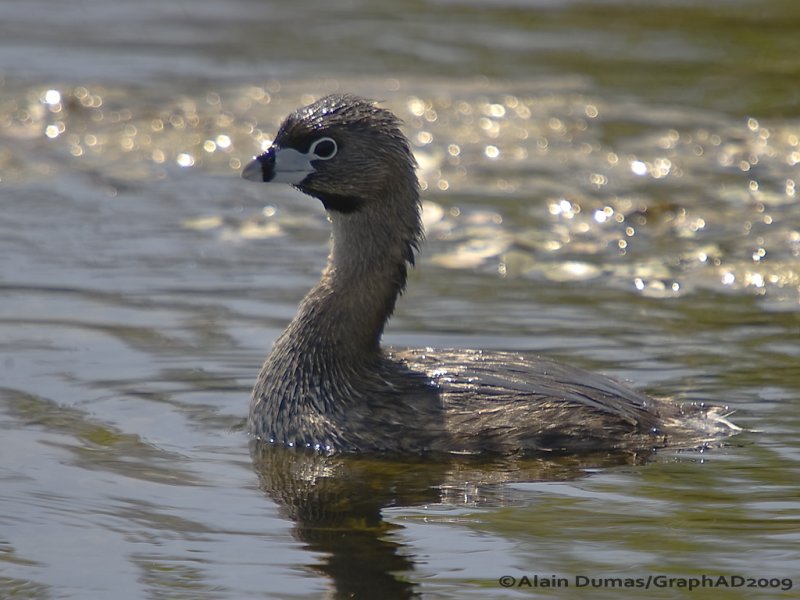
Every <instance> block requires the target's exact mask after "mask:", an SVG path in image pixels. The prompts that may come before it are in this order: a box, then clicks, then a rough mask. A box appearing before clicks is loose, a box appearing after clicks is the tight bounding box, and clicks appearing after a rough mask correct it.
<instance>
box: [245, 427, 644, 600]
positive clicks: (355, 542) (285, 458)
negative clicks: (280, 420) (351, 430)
mask: <svg viewBox="0 0 800 600" xmlns="http://www.w3.org/2000/svg"><path fill="white" fill-rule="evenodd" d="M251 456H252V459H253V466H254V469H255V471H256V473H257V475H258V478H259V484H260V487H261V489H262V490H263V491H264V492H265V493H266V495H267V496H268V497H269V498H270V499H272V500H273V501H274V502H276V503H277V504H278V505H279V506H280V508H281V511H282V513H283V514H284V515H285V516H286V517H287V518H289V519H291V520H292V521H294V523H295V528H294V535H295V537H296V538H297V539H298V540H299V541H301V542H303V543H304V544H306V546H307V548H308V550H311V551H313V552H318V553H321V554H322V555H323V556H324V558H323V559H322V562H321V563H317V564H314V565H310V568H311V569H313V570H315V571H317V572H318V573H320V574H322V575H324V576H326V577H327V578H329V579H330V580H331V582H332V584H333V589H334V592H333V593H332V595H331V597H333V598H379V597H380V598H414V597H418V594H419V590H418V589H417V588H416V585H415V584H414V583H412V582H411V581H410V574H411V573H412V572H413V570H414V568H415V561H414V557H413V555H412V553H411V551H410V550H409V549H407V548H405V547H404V546H403V544H402V543H400V542H398V541H397V540H398V538H397V536H392V535H391V532H392V531H394V530H396V529H399V528H401V527H402V526H400V525H395V524H391V523H388V522H387V521H385V520H384V519H383V517H382V514H381V511H382V509H384V508H386V507H390V506H418V505H424V504H429V503H445V504H448V503H453V504H455V503H458V504H463V503H464V500H465V496H466V497H467V498H468V499H469V500H471V501H472V502H474V503H482V504H491V505H506V504H510V503H512V502H515V501H519V498H514V497H513V494H504V486H503V484H506V483H512V482H532V481H567V480H573V479H577V478H580V477H584V476H586V474H587V469H590V468H597V467H609V466H618V465H626V464H637V463H642V462H644V461H645V460H647V459H648V458H649V456H652V455H648V456H644V457H642V456H636V455H630V454H617V455H607V454H606V455H600V456H598V455H584V456H580V457H575V456H549V457H544V458H543V457H497V458H490V459H487V458H477V457H453V456H438V457H432V456H414V457H402V458H396V459H395V458H389V457H383V456H378V457H375V456H363V455H355V456H321V455H319V454H316V453H313V452H310V451H304V450H294V449H289V448H284V447H277V446H273V445H269V444H263V443H260V442H253V443H252V444H251Z"/></svg>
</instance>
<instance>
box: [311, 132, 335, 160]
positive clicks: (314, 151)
mask: <svg viewBox="0 0 800 600" xmlns="http://www.w3.org/2000/svg"><path fill="white" fill-rule="evenodd" d="M326 142H327V143H330V144H332V145H333V148H332V149H331V150H330V151H328V153H327V154H318V153H317V147H318V146H319V145H320V144H324V143H326ZM338 151H339V146H338V145H337V144H336V140H334V139H333V138H329V137H324V138H319V139H318V140H317V141H316V142H314V143H313V144H311V147H310V148H309V149H308V153H309V154H313V155H314V156H315V157H316V158H317V159H318V160H330V159H332V158H333V157H334V156H336V153H337V152H338Z"/></svg>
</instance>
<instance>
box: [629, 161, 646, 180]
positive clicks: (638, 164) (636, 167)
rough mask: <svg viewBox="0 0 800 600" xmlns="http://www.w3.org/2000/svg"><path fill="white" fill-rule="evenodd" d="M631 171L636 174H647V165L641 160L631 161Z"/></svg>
mask: <svg viewBox="0 0 800 600" xmlns="http://www.w3.org/2000/svg"><path fill="white" fill-rule="evenodd" d="M631 171H632V172H633V174H634V175H639V176H642V175H647V165H646V164H645V163H643V162H642V161H640V160H634V161H632V162H631Z"/></svg>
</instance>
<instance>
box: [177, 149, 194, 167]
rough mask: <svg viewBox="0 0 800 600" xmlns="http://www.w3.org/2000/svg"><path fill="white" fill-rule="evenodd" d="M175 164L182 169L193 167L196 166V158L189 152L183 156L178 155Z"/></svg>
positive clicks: (183, 153) (182, 154)
mask: <svg viewBox="0 0 800 600" xmlns="http://www.w3.org/2000/svg"><path fill="white" fill-rule="evenodd" d="M175 162H177V163H178V164H179V165H180V166H182V167H191V166H192V165H194V156H192V155H191V154H188V153H187V152H182V153H181V154H178V156H177V158H176V159H175Z"/></svg>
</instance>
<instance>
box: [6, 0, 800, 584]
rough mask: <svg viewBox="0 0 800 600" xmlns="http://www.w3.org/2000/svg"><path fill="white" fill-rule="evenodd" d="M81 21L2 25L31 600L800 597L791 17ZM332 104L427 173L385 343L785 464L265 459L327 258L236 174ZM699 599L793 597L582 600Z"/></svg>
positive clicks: (11, 563)
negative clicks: (696, 418)
mask: <svg viewBox="0 0 800 600" xmlns="http://www.w3.org/2000/svg"><path fill="white" fill-rule="evenodd" d="M76 6H77V8H76V9H75V10H70V11H58V10H54V9H53V7H52V6H51V5H50V3H44V2H26V3H25V10H21V9H20V7H19V6H17V5H16V4H13V3H7V4H6V5H3V6H0V136H1V137H2V141H3V143H2V146H0V202H2V208H3V210H2V213H1V214H0V298H2V300H0V354H1V355H2V356H0V430H2V434H0V506H2V510H0V597H21V598H82V599H83V598H108V597H112V596H113V597H115V598H122V599H125V598H132V599H133V598H231V599H233V598H313V597H320V596H325V595H328V596H330V597H349V595H350V594H355V595H356V597H366V598H369V597H378V595H381V596H385V597H408V596H410V595H413V594H420V595H422V596H424V597H426V598H427V597H430V598H464V597H476V598H478V597H480V598H483V597H497V598H501V597H509V598H520V597H568V598H571V597H589V596H590V595H591V597H608V598H617V597H620V595H621V594H622V595H624V594H628V595H629V597H632V598H634V597H635V598H641V597H648V598H649V597H653V598H674V597H691V598H706V597H719V598H723V597H724V598H776V597H787V598H788V597H792V595H793V594H796V589H797V588H796V586H797V585H800V580H798V579H797V576H796V568H797V564H798V560H800V551H798V548H800V516H799V511H800V502H798V493H797V491H798V490H797V482H798V481H800V466H799V463H798V461H800V446H798V443H797V439H798V434H800V418H799V417H798V414H800V412H799V411H798V408H800V346H799V345H798V342H800V267H798V264H800V263H798V260H799V258H800V209H799V208H798V199H797V191H796V186H797V182H798V163H800V121H798V109H797V107H798V106H800V102H798V101H799V100H800V97H799V96H798V92H797V89H798V88H797V85H796V82H797V78H798V75H800V61H798V56H800V42H798V41H797V39H798V38H797V35H796V31H797V29H798V27H799V26H800V23H799V22H798V15H797V11H796V8H795V7H794V3H793V2H788V1H786V2H781V1H772V2H769V1H763V2H757V1H755V0H751V1H748V0H740V1H724V0H716V1H715V2H712V3H711V4H708V3H706V4H704V5H702V6H696V5H695V4H694V3H688V2H667V1H664V2H656V3H650V4H648V6H647V8H643V6H642V5H641V4H640V3H634V2H626V1H614V2H612V1H609V2H563V3H561V2H492V3H485V2H484V3H474V2H467V1H464V2H450V1H439V2H427V3H418V4H413V5H408V4H407V3H398V2H389V3H380V4H379V5H373V4H370V3H366V2H353V3H350V4H349V5H347V6H341V5H339V4H336V5H334V4H325V3H318V2H300V3H293V4H291V5H287V4H286V3H277V2H248V1H246V0H239V1H237V2H226V3H224V4H220V3H213V2H196V1H195V2H172V3H169V4H163V3H156V2H145V3H142V2H138V3H123V2H117V3H107V2H106V3H99V2H94V1H92V0H88V1H84V2H81V3H79V5H76ZM330 91H351V92H355V93H360V94H363V95H367V96H371V97H374V98H379V99H381V100H383V101H384V104H385V105H386V106H388V107H390V108H392V109H393V110H394V111H396V112H397V113H398V115H399V116H401V117H402V118H403V119H404V120H405V122H406V132H407V133H408V135H409V137H410V139H411V140H412V143H413V145H414V149H415V153H416V154H417V158H418V160H419V162H420V167H421V168H420V179H421V181H422V184H423V188H424V199H425V221H426V228H427V243H426V246H425V248H424V250H423V252H422V255H421V257H420V260H419V264H418V268H417V269H416V270H415V271H414V272H413V273H412V275H411V280H410V284H409V290H408V292H407V293H406V295H405V296H404V297H403V299H402V300H401V301H400V302H399V304H398V308H397V312H396V314H395V316H394V318H393V319H392V321H391V323H390V325H389V328H388V330H387V336H386V337H387V342H388V343H391V344H393V345H396V346H440V347H479V348H487V349H498V350H501V349H503V350H520V351H526V352H532V353H540V354H545V355H547V356H550V357H553V358H557V359H560V360H565V361H570V362H572V363H574V364H576V365H579V366H583V367H586V368H591V369H595V370H598V371H602V372H604V373H607V374H609V375H612V376H614V377H617V378H620V379H623V380H628V381H630V382H631V383H632V385H635V386H637V387H640V388H642V389H644V390H646V391H648V392H649V393H652V394H656V395H662V396H672V397H675V398H678V399H681V400H694V401H701V402H714V403H722V404H727V405H728V406H730V408H731V410H733V411H735V413H734V417H733V418H734V420H735V421H736V422H737V423H739V424H740V425H742V426H743V427H746V428H749V429H753V430H757V431H754V432H747V433H744V434H742V435H739V436H737V437H736V438H734V439H732V440H731V443H730V444H728V445H726V446H724V447H722V448H713V449H710V450H708V451H704V452H662V453H660V454H658V455H653V456H650V455H648V456H635V457H629V456H626V457H613V456H611V457H610V456H587V457H582V458H580V459H576V458H569V457H561V458H551V459H548V458H543V457H535V458H527V459H521V458H508V459H485V460H484V459H480V460H479V459H465V458H460V459H455V458H454V459H452V460H448V461H444V460H438V459H437V460H431V459H409V460H407V461H388V460H376V459H371V458H368V457H360V458H340V457H333V458H330V457H328V458H326V457H319V456H314V455H304V454H296V453H292V452H285V451H280V450H275V449H273V450H269V449H264V448H259V447H257V446H251V444H250V442H249V440H248V438H247V436H246V435H245V434H244V433H242V431H241V423H242V421H243V419H244V416H245V414H246V405H247V401H248V394H249V390H250V388H251V386H252V384H253V381H254V378H255V375H256V373H257V370H258V368H259V365H260V363H261V361H262V359H263V357H264V355H265V353H266V351H267V350H268V348H269V346H270V344H271V343H272V341H273V340H274V339H275V337H276V336H277V335H278V334H279V333H280V331H281V329H282V327H283V326H284V325H285V324H286V322H287V321H288V319H290V318H291V316H292V315H293V314H294V311H295V308H296V305H297V302H298V301H299V299H300V298H301V297H302V295H303V294H304V293H305V291H306V290H307V289H308V288H309V287H310V286H311V285H312V284H313V283H314V282H315V280H316V278H317V277H318V275H319V271H320V269H321V268H322V265H323V264H324V260H325V256H326V245H327V239H328V228H327V223H326V220H325V216H324V212H323V211H322V209H321V207H319V206H317V205H316V203H315V201H313V200H311V199H310V198H306V197H303V196H301V195H299V194H298V193H296V192H293V191H291V190H290V189H288V188H287V189H283V188H280V187H272V186H258V185H255V184H252V183H250V182H245V181H242V180H240V179H239V172H240V170H241V166H242V164H243V162H245V161H246V160H248V159H249V158H250V157H251V156H252V155H253V154H254V153H256V152H258V151H259V149H260V148H261V147H263V145H264V144H267V143H268V142H269V140H270V139H271V136H272V135H274V133H275V130H276V126H277V124H278V123H279V122H280V120H281V119H282V118H283V117H284V116H285V115H286V113H288V112H289V111H290V110H292V109H294V108H295V107H297V106H298V105H300V104H303V103H305V102H308V101H311V100H312V99H314V98H316V97H318V96H320V95H322V94H324V93H327V92H330ZM704 574H706V575H708V576H725V577H728V578H729V581H731V582H734V581H736V580H733V579H730V578H731V577H744V578H747V577H755V578H756V579H758V578H763V579H765V581H764V582H762V583H763V585H766V586H767V587H766V588H763V587H762V588H755V589H753V588H746V587H735V588H733V589H716V590H715V589H708V588H706V589H702V590H693V591H691V592H690V591H689V590H687V589H685V588H679V587H675V586H676V585H678V584H677V583H675V584H673V587H672V588H666V589H665V588H661V587H658V586H655V587H651V589H649V590H642V589H633V590H629V591H627V592H621V591H620V590H619V589H610V588H609V587H608V585H610V584H608V585H606V584H603V583H602V582H601V585H600V587H599V588H597V587H595V588H593V589H591V590H590V589H589V587H590V586H587V587H583V588H578V587H576V583H577V582H578V581H579V580H578V579H577V578H578V577H579V576H580V577H586V578H601V579H602V578H603V577H615V576H616V577H623V578H624V577H628V578H632V579H636V578H645V579H646V578H647V577H648V576H654V577H656V576H662V577H673V578H675V577H702V575H704ZM534 575H537V576H538V577H539V578H540V579H542V580H548V581H555V580H557V579H558V578H566V579H567V581H568V582H569V584H570V585H569V587H566V588H565V587H561V588H559V589H547V588H544V587H542V586H541V585H539V586H538V587H535V588H534V587H527V585H526V581H532V580H533V578H534ZM503 576H509V577H513V578H514V579H513V582H514V585H513V586H512V587H510V588H504V587H502V585H501V583H500V578H501V577H503ZM525 577H527V578H528V580H526V579H524V578H525ZM787 578H789V579H790V582H788V583H790V584H791V586H792V589H791V590H787V589H785V588H787V587H789V586H788V584H787V582H786V581H785V580H786V579H787ZM504 581H505V582H509V581H511V580H504ZM659 581H661V580H659ZM520 585H521V586H522V587H520ZM759 585H760V584H759Z"/></svg>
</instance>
